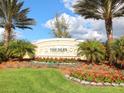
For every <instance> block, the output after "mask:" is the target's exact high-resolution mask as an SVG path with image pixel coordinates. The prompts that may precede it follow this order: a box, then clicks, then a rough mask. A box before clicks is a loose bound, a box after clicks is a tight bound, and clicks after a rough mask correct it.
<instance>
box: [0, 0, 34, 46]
mask: <svg viewBox="0 0 124 93" xmlns="http://www.w3.org/2000/svg"><path fill="white" fill-rule="evenodd" d="M23 4H24V2H22V1H20V0H0V26H1V27H3V28H4V29H5V33H4V45H5V47H8V43H9V41H10V39H11V33H12V30H13V29H15V28H20V29H26V28H27V29H31V27H30V26H31V25H34V24H35V21H34V19H32V18H28V17H27V14H28V13H29V8H23Z"/></svg>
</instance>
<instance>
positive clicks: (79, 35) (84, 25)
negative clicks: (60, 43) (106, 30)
mask: <svg viewBox="0 0 124 93" xmlns="http://www.w3.org/2000/svg"><path fill="white" fill-rule="evenodd" d="M62 16H64V18H66V20H67V21H68V22H69V24H70V26H69V30H68V31H69V32H70V34H71V35H72V37H74V38H76V39H94V38H96V39H103V38H105V36H104V35H103V33H102V32H101V33H100V32H99V31H98V30H97V26H96V25H97V24H99V23H98V22H95V21H93V20H85V19H84V18H82V17H80V16H70V15H68V14H66V13H63V14H61V16H60V17H62ZM54 20H55V18H53V19H50V20H48V21H47V22H46V24H45V27H47V28H49V29H51V28H54V26H53V25H51V23H52V22H54ZM99 22H100V21H99ZM95 23H97V24H96V25H92V24H95ZM90 26H91V27H90Z"/></svg>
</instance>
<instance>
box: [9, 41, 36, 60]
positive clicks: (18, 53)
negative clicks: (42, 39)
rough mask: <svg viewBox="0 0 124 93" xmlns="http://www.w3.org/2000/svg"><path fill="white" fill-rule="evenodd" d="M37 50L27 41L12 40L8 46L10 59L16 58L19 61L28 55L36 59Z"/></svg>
mask: <svg viewBox="0 0 124 93" xmlns="http://www.w3.org/2000/svg"><path fill="white" fill-rule="evenodd" d="M35 48H36V46H34V45H33V44H31V43H30V42H29V41H26V40H12V41H11V42H10V44H9V46H8V51H7V53H8V54H9V57H10V58H11V57H16V58H19V59H23V57H24V56H25V55H26V54H27V55H28V56H29V57H34V55H35Z"/></svg>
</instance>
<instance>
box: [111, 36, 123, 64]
mask: <svg viewBox="0 0 124 93" xmlns="http://www.w3.org/2000/svg"><path fill="white" fill-rule="evenodd" d="M112 54H113V59H114V60H115V61H116V62H118V61H123V60H124V37H121V38H120V39H117V40H115V41H114V42H113V45H112Z"/></svg>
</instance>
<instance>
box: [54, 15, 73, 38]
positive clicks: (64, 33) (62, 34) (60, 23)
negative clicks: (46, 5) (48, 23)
mask: <svg viewBox="0 0 124 93" xmlns="http://www.w3.org/2000/svg"><path fill="white" fill-rule="evenodd" d="M52 25H53V29H52V32H53V34H54V36H55V37H58V38H71V35H70V33H69V32H68V29H69V23H68V22H67V20H66V19H65V18H64V17H60V16H58V15H56V17H55V21H54V23H52Z"/></svg>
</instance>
